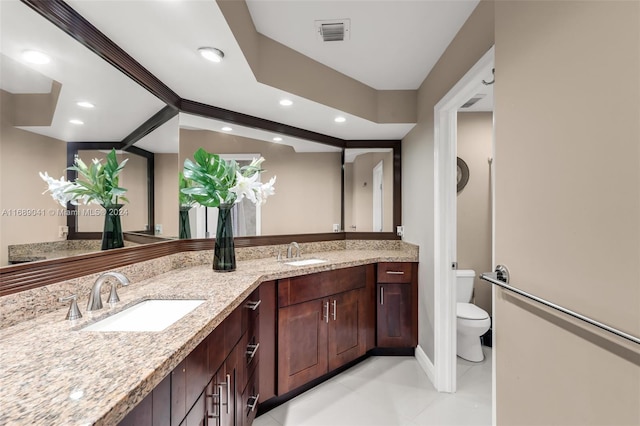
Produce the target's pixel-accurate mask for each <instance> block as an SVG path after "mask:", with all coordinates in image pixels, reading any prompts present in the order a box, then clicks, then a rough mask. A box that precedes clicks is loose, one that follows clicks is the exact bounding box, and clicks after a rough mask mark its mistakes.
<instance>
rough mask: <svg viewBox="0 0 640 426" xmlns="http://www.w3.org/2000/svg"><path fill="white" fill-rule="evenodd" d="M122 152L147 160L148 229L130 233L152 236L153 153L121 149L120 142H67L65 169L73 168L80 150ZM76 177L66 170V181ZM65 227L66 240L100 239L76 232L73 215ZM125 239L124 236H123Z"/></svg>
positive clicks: (73, 172) (153, 225) (75, 174)
mask: <svg viewBox="0 0 640 426" xmlns="http://www.w3.org/2000/svg"><path fill="white" fill-rule="evenodd" d="M111 148H115V149H116V150H123V151H127V152H130V153H132V154H136V155H139V156H140V157H143V158H145V159H146V160H147V200H148V205H147V223H148V227H149V229H143V230H136V231H131V232H134V233H136V234H148V235H153V234H154V229H155V207H154V188H155V180H154V154H153V152H149V151H146V150H144V149H140V148H138V147H135V146H132V147H129V148H127V149H124V148H123V145H122V142H67V167H71V166H73V161H74V158H75V157H76V155H78V151H82V150H98V149H111ZM77 177H78V172H76V171H75V170H67V181H72V180H75V179H76V178H77ZM67 210H70V211H73V212H75V211H77V210H78V206H74V205H73V204H69V205H68V206H67ZM67 226H68V227H69V235H68V236H67V239H68V240H99V239H100V238H102V233H101V232H82V231H78V216H77V215H76V214H75V213H70V214H69V215H68V216H67ZM125 239H127V238H126V235H125Z"/></svg>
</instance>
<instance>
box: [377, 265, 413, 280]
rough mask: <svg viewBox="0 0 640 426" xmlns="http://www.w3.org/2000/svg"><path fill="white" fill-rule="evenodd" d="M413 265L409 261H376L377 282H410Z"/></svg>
mask: <svg viewBox="0 0 640 426" xmlns="http://www.w3.org/2000/svg"><path fill="white" fill-rule="evenodd" d="M413 265H414V264H413V263H409V262H388V263H378V282H379V283H410V282H411V279H412V278H413V277H412V272H413Z"/></svg>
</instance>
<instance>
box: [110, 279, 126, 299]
mask: <svg viewBox="0 0 640 426" xmlns="http://www.w3.org/2000/svg"><path fill="white" fill-rule="evenodd" d="M123 285H126V284H123ZM117 286H118V284H117V283H115V282H114V283H111V292H109V300H108V301H107V303H118V302H119V301H120V298H119V297H118V292H117V291H116V287H117Z"/></svg>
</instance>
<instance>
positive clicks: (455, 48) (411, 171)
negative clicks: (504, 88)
mask: <svg viewBox="0 0 640 426" xmlns="http://www.w3.org/2000/svg"><path fill="white" fill-rule="evenodd" d="M493 15H494V11H493V2H491V1H486V0H485V1H481V2H480V4H479V5H478V7H477V8H476V9H475V11H474V12H473V13H472V14H471V16H470V17H469V19H468V20H467V22H466V23H465V24H464V25H463V27H462V28H461V29H460V31H459V32H458V34H457V35H456V37H455V38H454V39H453V41H452V42H451V44H450V45H449V47H448V48H447V50H446V51H445V52H444V54H443V55H442V57H441V58H440V60H439V61H438V62H437V63H436V65H435V67H434V68H433V70H432V71H431V72H430V73H429V75H428V76H427V78H426V79H425V81H424V82H423V83H422V85H421V86H420V89H419V92H418V124H417V125H416V126H415V127H414V128H413V130H412V131H411V132H410V133H409V134H408V135H407V136H406V137H405V138H404V139H403V140H402V193H403V194H404V196H403V197H402V224H403V225H404V227H405V234H404V235H405V236H404V240H405V241H407V242H410V243H414V244H418V245H419V246H420V265H419V268H418V272H419V281H418V282H419V290H418V291H419V294H420V299H419V301H418V343H419V345H420V347H421V348H422V350H424V352H425V353H426V355H427V356H428V357H429V359H430V360H431V361H433V359H434V331H433V311H434V304H433V303H434V302H433V301H434V276H433V270H434V268H433V259H434V217H433V199H434V198H433V197H434V190H433V188H434V179H433V173H434V155H433V153H434V150H433V148H434V145H433V107H434V106H435V104H436V103H438V101H440V99H442V97H443V96H444V95H446V94H447V92H448V91H449V90H450V89H451V88H452V87H453V85H454V84H456V83H457V82H458V81H459V80H460V78H462V76H463V75H464V74H465V73H466V72H467V71H468V70H469V69H470V68H471V67H472V66H473V65H474V64H475V63H476V62H477V61H478V60H479V59H480V58H481V57H482V55H484V54H485V53H486V52H487V51H488V50H489V49H490V48H491V46H492V45H493V32H494V22H493V19H494V16H493Z"/></svg>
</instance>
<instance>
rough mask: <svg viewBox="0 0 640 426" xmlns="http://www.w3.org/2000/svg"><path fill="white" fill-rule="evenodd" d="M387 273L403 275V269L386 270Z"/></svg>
mask: <svg viewBox="0 0 640 426" xmlns="http://www.w3.org/2000/svg"><path fill="white" fill-rule="evenodd" d="M387 274H389V275H404V271H387Z"/></svg>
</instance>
